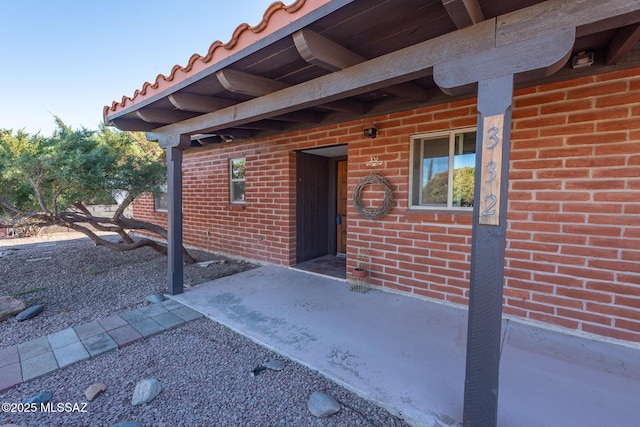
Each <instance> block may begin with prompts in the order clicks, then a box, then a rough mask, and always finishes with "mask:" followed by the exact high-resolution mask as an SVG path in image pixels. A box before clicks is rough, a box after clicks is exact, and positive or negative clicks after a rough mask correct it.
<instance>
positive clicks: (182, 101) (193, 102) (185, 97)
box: [169, 92, 236, 113]
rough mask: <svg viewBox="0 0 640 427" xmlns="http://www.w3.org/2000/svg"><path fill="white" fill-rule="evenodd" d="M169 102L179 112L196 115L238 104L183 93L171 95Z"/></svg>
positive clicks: (231, 101)
mask: <svg viewBox="0 0 640 427" xmlns="http://www.w3.org/2000/svg"><path fill="white" fill-rule="evenodd" d="M169 102H171V104H172V105H173V106H174V107H176V108H177V109H178V110H182V111H192V112H196V113H210V112H212V111H216V110H218V109H220V108H224V107H228V106H230V105H233V104H235V103H236V101H233V100H231V99H225V98H219V97H214V96H203V95H197V94H193V93H181V92H176V93H173V94H171V95H169Z"/></svg>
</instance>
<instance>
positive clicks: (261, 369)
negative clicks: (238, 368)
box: [251, 365, 267, 377]
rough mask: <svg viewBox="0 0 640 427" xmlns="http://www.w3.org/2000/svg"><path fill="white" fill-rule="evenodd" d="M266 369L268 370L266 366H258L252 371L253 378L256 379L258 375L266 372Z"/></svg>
mask: <svg viewBox="0 0 640 427" xmlns="http://www.w3.org/2000/svg"><path fill="white" fill-rule="evenodd" d="M266 369H267V367H266V366H264V365H258V366H256V367H255V368H253V369H252V370H251V376H252V377H255V376H256V375H258V374H259V373H260V372H262V371H265V370H266Z"/></svg>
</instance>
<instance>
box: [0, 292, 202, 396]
mask: <svg viewBox="0 0 640 427" xmlns="http://www.w3.org/2000/svg"><path fill="white" fill-rule="evenodd" d="M200 317H202V314H200V313H198V312H197V311H195V310H192V309H190V308H189V307H186V306H184V305H182V304H180V303H179V302H177V301H174V300H165V301H162V302H160V303H156V304H152V305H147V306H144V307H139V308H136V309H133V310H129V311H124V312H122V313H119V314H114V315H113V316H109V317H106V318H103V319H98V320H94V321H93V322H89V323H85V324H84V325H80V326H76V327H74V328H67V329H64V330H62V331H59V332H56V333H53V334H49V335H47V336H43V337H40V338H37V339H35V340H32V341H27V342H25V343H22V344H18V345H14V346H11V347H7V348H3V349H1V350H0V393H2V392H4V391H6V390H8V389H10V388H11V387H15V386H16V385H18V384H20V383H23V382H25V381H29V380H32V379H34V378H38V377H41V376H43V375H46V374H48V373H50V372H52V371H55V370H56V369H62V368H64V367H66V366H69V365H71V364H73V363H76V362H79V361H81V360H86V359H90V358H93V357H96V356H98V355H100V354H102V353H105V352H107V351H111V350H114V349H116V348H122V347H125V346H127V345H129V344H133V343H134V342H136V341H139V340H141V339H144V338H147V337H149V336H151V335H154V334H157V333H160V332H164V331H166V330H169V329H173V328H175V327H177V326H180V325H182V324H184V323H185V322H189V321H191V320H195V319H198V318H200Z"/></svg>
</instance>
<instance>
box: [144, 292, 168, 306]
mask: <svg viewBox="0 0 640 427" xmlns="http://www.w3.org/2000/svg"><path fill="white" fill-rule="evenodd" d="M164 300H166V298H165V296H164V295H162V294H152V295H147V301H149V302H152V303H154V304H157V303H159V302H162V301H164Z"/></svg>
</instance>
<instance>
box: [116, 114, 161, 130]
mask: <svg viewBox="0 0 640 427" xmlns="http://www.w3.org/2000/svg"><path fill="white" fill-rule="evenodd" d="M110 122H111V123H113V124H114V125H115V126H116V127H117V128H118V129H120V130H124V131H142V132H149V131H152V130H153V129H156V128H159V127H161V126H164V125H166V123H149V122H145V121H144V120H140V119H126V118H122V117H119V118H115V119H111V120H110Z"/></svg>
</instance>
